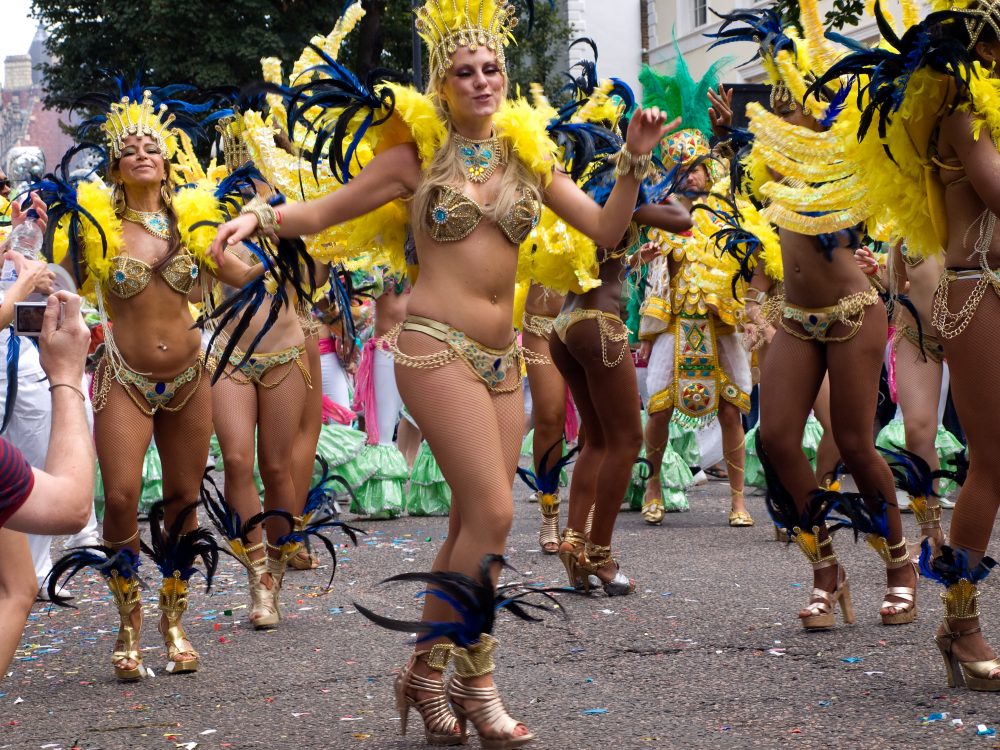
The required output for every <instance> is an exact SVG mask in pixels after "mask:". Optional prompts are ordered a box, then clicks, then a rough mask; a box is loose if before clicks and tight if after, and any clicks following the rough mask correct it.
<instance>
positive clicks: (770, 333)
mask: <svg viewBox="0 0 1000 750" xmlns="http://www.w3.org/2000/svg"><path fill="white" fill-rule="evenodd" d="M777 332H778V329H776V328H775V327H774V326H772V325H769V326H768V327H767V328H765V329H764V341H766V342H767V343H769V344H770V343H771V341H772V340H773V339H774V334H776V333H777Z"/></svg>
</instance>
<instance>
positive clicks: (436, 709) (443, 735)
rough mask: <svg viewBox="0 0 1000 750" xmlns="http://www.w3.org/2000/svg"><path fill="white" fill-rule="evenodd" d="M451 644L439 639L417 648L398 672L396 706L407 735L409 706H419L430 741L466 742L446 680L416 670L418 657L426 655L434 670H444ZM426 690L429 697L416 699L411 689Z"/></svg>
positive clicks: (430, 666) (437, 743)
mask: <svg viewBox="0 0 1000 750" xmlns="http://www.w3.org/2000/svg"><path fill="white" fill-rule="evenodd" d="M452 648H453V647H452V646H450V645H448V644H443V643H439V644H437V645H435V646H433V647H432V648H431V649H430V651H418V652H417V653H415V654H413V656H411V657H410V660H409V661H408V662H407V663H406V666H405V667H404V668H403V671H402V672H400V673H399V674H398V675H397V676H396V681H395V682H394V683H393V688H394V689H395V691H396V710H397V711H399V733H400V734H402V735H404V736H405V735H406V726H407V720H408V719H409V716H410V709H411V708H415V709H417V713H418V714H420V718H421V719H422V720H423V722H424V736H425V738H426V740H427V744H428V745H464V744H465V741H466V738H465V737H464V736H463V734H462V733H461V732H456V731H455V730H456V729H458V719H457V718H456V717H455V713H454V711H452V709H451V706H450V705H449V704H448V699H447V697H445V690H444V683H443V682H441V681H440V680H432V679H430V678H429V677H422V676H420V675H418V674H415V673H414V671H413V668H414V666H415V665H416V663H417V660H418V659H420V658H421V657H424V656H426V663H427V666H428V667H429V668H430V669H433V670H434V671H435V672H444V670H445V667H447V666H448V659H449V658H450V657H451V651H452ZM411 692H413V693H417V694H420V693H424V694H427V695H428V697H426V698H421V699H419V700H418V699H416V698H414V697H412V696H411V695H410V693H411Z"/></svg>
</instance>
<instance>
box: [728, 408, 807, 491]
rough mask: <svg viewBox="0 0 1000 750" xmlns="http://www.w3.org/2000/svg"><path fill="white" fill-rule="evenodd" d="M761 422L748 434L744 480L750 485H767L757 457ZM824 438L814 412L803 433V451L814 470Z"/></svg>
mask: <svg viewBox="0 0 1000 750" xmlns="http://www.w3.org/2000/svg"><path fill="white" fill-rule="evenodd" d="M759 427H760V425H759V424H755V425H754V426H753V427H752V428H751V429H750V430H748V431H747V434H746V451H747V456H746V466H745V468H744V475H743V482H744V483H745V484H746V485H747V486H748V487H765V486H766V484H767V483H766V482H765V481H764V469H763V467H761V465H760V459H759V458H757V430H758V428H759ZM822 438H823V426H822V425H821V424H820V423H819V420H817V419H816V417H814V416H813V415H812V414H810V415H809V419H807V420H806V427H805V430H804V431H803V433H802V451H803V452H804V453H805V454H806V458H808V459H809V463H810V465H811V466H812V467H813V470H815V469H816V449H817V448H818V447H819V441H820V440H821V439H822Z"/></svg>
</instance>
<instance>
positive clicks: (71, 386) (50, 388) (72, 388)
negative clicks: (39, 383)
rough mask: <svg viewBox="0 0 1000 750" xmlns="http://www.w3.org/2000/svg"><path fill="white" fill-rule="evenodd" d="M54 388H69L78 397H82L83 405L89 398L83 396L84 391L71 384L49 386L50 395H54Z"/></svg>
mask: <svg viewBox="0 0 1000 750" xmlns="http://www.w3.org/2000/svg"><path fill="white" fill-rule="evenodd" d="M53 388H69V389H70V390H71V391H76V395H78V396H79V397H80V400H81V401H83V403H87V397H86V396H84V395H83V391H81V390H80V389H79V388H77V387H76V386H75V385H70V384H69V383H53V384H52V385H50V386H49V393H52V389H53Z"/></svg>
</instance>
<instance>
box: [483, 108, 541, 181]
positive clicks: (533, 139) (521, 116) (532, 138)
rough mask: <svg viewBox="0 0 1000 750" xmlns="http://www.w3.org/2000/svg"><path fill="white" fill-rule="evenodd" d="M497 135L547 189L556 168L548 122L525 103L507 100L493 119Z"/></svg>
mask: <svg viewBox="0 0 1000 750" xmlns="http://www.w3.org/2000/svg"><path fill="white" fill-rule="evenodd" d="M493 124H494V126H495V127H496V129H497V133H498V134H499V135H500V136H501V137H502V138H506V139H508V140H509V141H510V142H511V144H512V146H513V151H514V153H516V154H517V156H518V158H519V159H520V160H521V162H523V163H524V165H525V166H526V167H527V168H528V169H530V170H531V171H532V172H534V173H535V174H538V175H540V176H541V178H542V184H543V185H544V186H547V185H548V184H549V183H550V182H551V181H552V170H553V169H554V168H555V165H556V144H555V143H553V141H552V139H551V138H549V134H548V132H547V131H546V129H545V128H546V125H548V119H547V118H546V117H545V115H544V114H543V113H541V112H539V111H538V110H536V109H535V108H534V107H532V106H531V104H530V103H529V102H528V101H527V100H526V99H514V100H508V101H507V102H506V103H505V104H504V105H503V106H502V107H501V108H500V111H499V112H497V114H496V116H495V117H494V118H493Z"/></svg>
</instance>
